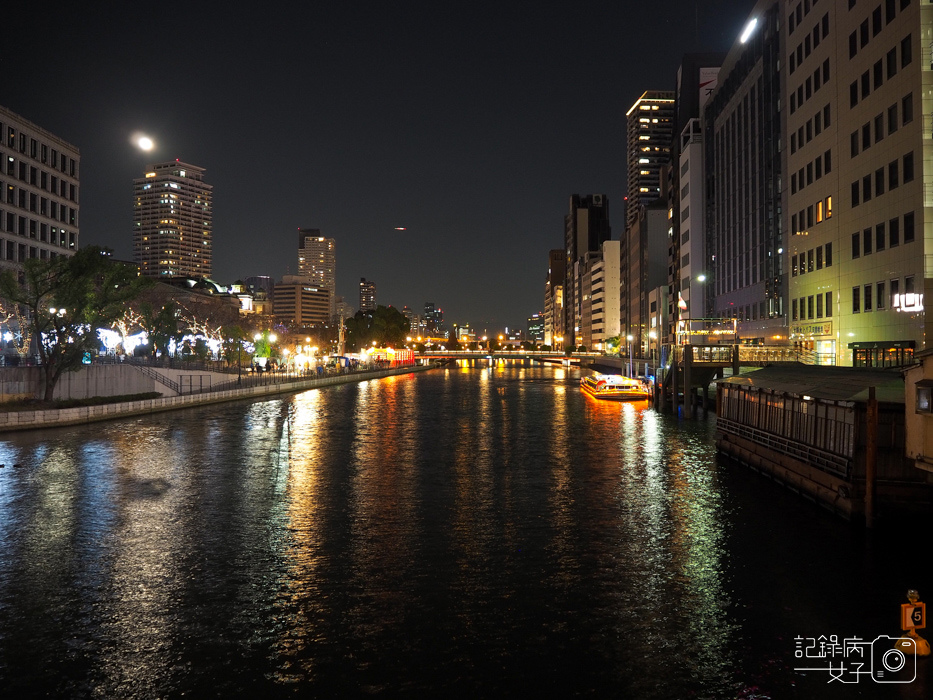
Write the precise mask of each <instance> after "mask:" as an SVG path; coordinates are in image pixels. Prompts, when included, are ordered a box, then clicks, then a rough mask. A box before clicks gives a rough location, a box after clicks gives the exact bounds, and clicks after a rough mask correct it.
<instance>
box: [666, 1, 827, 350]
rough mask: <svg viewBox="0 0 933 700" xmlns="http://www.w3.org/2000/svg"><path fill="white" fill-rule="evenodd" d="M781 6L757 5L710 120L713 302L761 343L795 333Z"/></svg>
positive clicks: (718, 312) (707, 153)
mask: <svg viewBox="0 0 933 700" xmlns="http://www.w3.org/2000/svg"><path fill="white" fill-rule="evenodd" d="M828 4H829V3H827V5H828ZM779 12H780V9H779V4H778V2H775V1H774V0H770V1H764V0H763V1H762V2H759V3H758V4H757V5H756V7H755V9H754V10H753V15H754V17H755V18H756V20H757V24H756V29H755V31H754V32H752V33H751V34H749V35H747V36H745V41H741V40H739V41H737V42H736V43H735V44H734V45H733V47H732V49H731V50H730V51H729V53H728V55H727V56H726V59H725V61H724V62H723V65H722V67H721V69H720V71H719V75H718V85H717V88H716V90H715V91H714V92H713V94H712V95H711V96H710V98H709V101H708V102H707V103H706V107H705V110H704V121H703V127H702V134H703V144H704V157H705V164H704V167H705V171H706V181H705V189H706V200H707V202H708V205H709V206H708V209H707V211H706V235H707V238H706V244H707V245H706V255H707V256H708V259H709V266H708V269H707V270H706V271H705V272H706V278H707V279H706V282H705V285H706V292H707V295H710V296H709V297H708V299H709V303H708V308H710V314H711V315H712V316H715V317H718V318H722V319H724V320H732V319H734V320H735V322H736V324H737V327H738V330H739V336H740V337H741V338H743V339H749V340H752V341H755V342H760V343H763V342H765V340H766V339H767V340H769V341H771V340H772V339H775V338H786V337H787V316H786V307H785V302H786V298H787V282H786V278H785V276H784V272H785V269H784V254H785V248H786V245H787V241H786V239H785V222H784V215H783V212H784V207H783V203H782V187H783V185H784V183H785V182H786V179H785V177H784V172H785V171H784V166H783V158H782V156H783V153H782V144H784V143H786V140H785V139H784V138H783V132H782V116H783V107H784V106H785V105H786V102H785V101H784V100H783V99H782V95H783V84H782V79H783V77H784V75H785V72H786V71H784V70H783V68H784V66H785V65H786V64H784V62H783V61H782V58H781V40H780V31H781V27H782V26H783V24H784V23H783V20H782V19H781V18H780V15H779ZM821 76H822V73H821ZM809 89H810V90H812V85H811V88H809ZM834 89H835V88H831V90H834ZM827 92H828V91H827ZM822 97H823V95H822V94H821V95H820V98H822ZM695 177H696V173H692V174H691V178H692V179H691V183H692V182H694V181H695ZM684 215H685V212H684V211H681V212H680V216H682V217H683V216H684ZM690 293H691V294H694V290H693V289H691V290H690Z"/></svg>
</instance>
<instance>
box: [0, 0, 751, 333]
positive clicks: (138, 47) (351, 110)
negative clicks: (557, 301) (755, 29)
mask: <svg viewBox="0 0 933 700" xmlns="http://www.w3.org/2000/svg"><path fill="white" fill-rule="evenodd" d="M751 6H752V3H751V2H734V1H733V2H712V3H704V4H703V6H702V7H700V6H699V5H698V4H697V3H691V2H685V1H682V0H681V1H678V2H669V3H665V4H664V5H663V6H662V7H661V8H660V10H661V11H660V12H659V8H658V7H652V8H634V7H633V8H623V7H621V6H617V5H612V4H602V3H597V4H592V5H589V6H586V7H584V8H575V9H574V10H573V12H572V13H571V12H570V11H568V10H565V9H562V8H541V9H538V10H536V12H535V13H534V14H533V15H531V16H529V15H528V14H527V13H526V12H525V11H524V10H522V9H520V8H518V7H517V6H516V7H509V6H505V7H502V6H498V7H497V9H496V10H495V11H492V10H489V11H488V12H487V11H485V10H484V9H483V8H482V7H479V6H470V8H469V9H467V8H459V9H457V8H455V9H454V10H452V11H451V12H450V13H446V16H445V18H441V17H440V16H439V15H438V14H437V13H426V12H422V11H420V10H418V8H417V6H409V7H402V8H391V9H390V8H386V7H375V6H373V7H365V8H362V9H360V8H356V9H354V10H352V11H347V10H343V9H337V8H331V9H327V10H321V9H320V8H317V9H315V11H314V16H313V22H311V21H310V20H311V19H312V18H311V17H310V16H305V14H304V13H305V12H306V10H299V9H294V10H292V9H286V10H284V11H280V12H279V14H278V15H276V16H269V17H260V18H251V19H250V20H249V21H246V20H245V19H240V18H236V17H233V16H215V15H214V13H212V12H210V11H209V10H206V9H201V8H192V10H191V16H190V17H189V18H188V20H187V21H186V24H185V29H184V31H183V33H184V36H185V39H186V40H188V42H189V43H191V44H192V45H196V46H197V51H198V61H197V65H196V66H192V65H191V64H190V62H189V61H190V58H189V55H188V54H189V51H188V50H180V49H179V50H177V51H175V50H172V49H169V50H166V51H159V52H152V51H149V50H148V49H147V48H146V47H147V46H149V45H152V44H155V43H157V41H156V38H157V37H161V36H165V35H172V34H173V33H175V32H176V31H177V28H176V26H175V25H174V24H171V25H169V24H168V22H170V18H169V17H165V18H160V17H159V16H155V17H152V16H149V15H147V16H146V19H145V21H141V17H142V15H141V14H139V11H137V10H124V9H121V11H120V13H115V14H114V15H111V16H108V18H107V19H106V20H105V21H104V22H103V23H101V20H99V18H95V17H91V16H90V14H89V13H82V12H80V11H79V10H65V11H64V12H62V13H57V14H54V15H53V16H52V17H50V18H49V19H48V26H47V31H49V32H50V33H51V34H57V33H61V34H64V35H67V36H69V45H68V55H69V61H68V63H69V65H68V69H67V70H62V66H61V60H60V56H58V55H56V53H55V52H44V51H34V50H32V49H31V48H30V47H31V46H33V44H32V40H31V39H29V38H28V37H26V36H23V35H16V36H15V37H12V38H11V41H10V42H8V43H7V44H5V45H4V47H3V48H2V49H0V51H2V60H3V65H4V66H5V67H6V68H7V71H6V74H7V76H8V78H9V79H8V80H5V83H4V95H3V97H2V100H0V103H2V104H4V106H6V107H8V108H9V109H11V110H12V111H14V112H16V113H18V114H21V115H23V116H24V117H25V118H27V119H29V120H30V121H32V122H34V123H36V124H40V125H42V126H43V128H46V129H48V130H49V131H50V132H52V133H55V134H57V135H60V136H61V137H62V138H64V139H66V140H68V141H69V142H71V143H74V144H75V145H76V146H78V147H79V148H80V149H81V159H82V189H81V195H82V200H83V201H82V226H81V228H82V242H83V243H84V244H100V245H106V246H109V247H111V248H113V249H114V250H115V252H116V255H117V256H118V257H122V258H126V259H129V258H130V257H131V252H132V234H131V217H130V216H129V214H128V212H127V209H126V201H127V199H128V197H129V196H130V193H131V192H132V180H133V178H135V177H138V173H139V172H140V171H141V170H142V169H143V168H144V167H145V166H146V164H148V163H151V162H159V161H169V160H174V159H176V158H178V159H180V160H182V161H184V162H190V163H197V164H198V165H199V166H201V167H204V168H205V169H206V170H207V172H208V173H209V175H210V182H211V184H212V185H213V186H214V193H215V201H214V259H213V267H214V278H215V279H217V280H218V281H220V282H225V283H229V282H233V281H234V280H235V279H238V278H241V279H245V278H246V277H248V276H254V275H269V276H272V277H275V278H276V279H280V278H281V277H282V276H283V275H285V274H294V273H296V272H297V269H296V265H295V262H294V244H293V242H292V241H293V240H294V231H295V229H296V227H298V226H309V227H313V228H319V229H321V230H322V231H324V232H325V235H327V236H328V237H333V238H335V239H339V240H340V241H341V269H342V270H343V271H344V273H343V274H342V275H341V279H340V280H338V290H337V293H338V295H341V296H344V297H346V298H353V296H354V295H353V291H354V290H353V289H352V287H351V285H354V280H358V279H359V278H360V277H364V276H365V277H367V278H370V277H371V278H373V279H377V280H379V286H380V298H381V299H382V300H384V301H385V303H388V304H392V305H395V306H397V307H399V308H400V307H401V306H403V305H405V304H409V305H412V306H420V305H421V304H422V303H423V301H424V300H425V299H432V298H433V299H436V300H438V301H439V302H441V303H443V304H444V306H445V309H446V310H447V313H448V316H449V318H450V319H451V320H456V321H458V322H461V323H465V322H469V323H471V324H473V325H474V326H477V327H481V326H483V325H489V326H493V325H506V324H508V325H512V326H519V325H521V324H523V323H524V320H525V319H526V318H527V317H528V316H529V314H531V313H534V312H539V311H542V310H543V300H542V298H541V297H542V293H541V289H542V286H543V284H544V279H545V276H546V272H547V271H546V269H545V268H544V265H543V264H541V257H540V255H538V254H537V251H539V250H540V249H541V248H542V246H543V247H544V249H547V248H549V247H552V246H553V245H554V244H555V243H556V241H557V240H559V237H560V236H561V233H562V224H563V216H564V214H565V208H566V201H567V198H568V197H569V196H570V195H572V194H574V193H580V194H587V193H591V192H605V193H606V194H607V195H608V196H609V198H610V199H611V200H612V201H615V202H619V203H620V205H621V202H622V197H623V196H624V193H625V190H626V185H625V183H626V172H625V170H626V164H625V111H626V110H627V109H628V107H629V106H630V105H631V103H632V101H633V100H634V99H636V98H637V97H638V95H640V94H641V93H642V92H643V91H644V90H645V89H670V88H672V87H673V84H674V80H675V69H676V66H677V64H678V62H679V60H680V57H681V55H682V53H684V52H685V51H689V50H700V49H702V50H723V49H725V48H727V47H728V46H729V45H730V44H731V42H732V40H733V38H734V36H735V34H736V33H737V32H738V31H739V30H740V28H741V24H742V21H743V20H744V18H745V16H746V15H747V13H748V11H749V10H750V8H751ZM698 8H699V9H698ZM698 37H699V40H698ZM658 47H662V48H661V49H659V48H658ZM664 47H666V49H665V48H664ZM646 57H647V58H648V60H646ZM633 65H637V66H638V70H637V71H633V70H632V66H633ZM135 133H145V134H147V135H149V136H150V137H151V138H152V139H153V140H154V148H153V150H151V151H148V152H142V151H140V150H139V149H138V148H137V147H136V146H135V145H133V144H131V143H130V139H131V136H132V135H133V134H135ZM612 223H613V224H614V228H616V230H617V231H620V230H621V225H622V210H621V206H620V207H617V208H616V210H615V220H614V221H613V222H612ZM399 228H403V229H405V230H398V229H399ZM617 237H618V236H616V238H617ZM478 281H482V282H483V283H482V284H477V282H478Z"/></svg>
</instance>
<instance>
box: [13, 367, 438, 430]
mask: <svg viewBox="0 0 933 700" xmlns="http://www.w3.org/2000/svg"><path fill="white" fill-rule="evenodd" d="M434 366H435V365H405V366H401V367H389V368H383V369H372V370H361V371H355V372H346V373H341V374H331V375H327V376H324V377H313V378H312V377H302V376H296V377H294V379H287V380H286V381H276V382H271V381H270V382H268V383H259V382H258V381H256V383H252V381H250V382H249V384H248V385H247V382H245V381H244V385H242V386H236V385H235V384H233V385H230V384H228V385H227V388H223V389H218V390H214V391H203V392H199V393H192V394H183V395H181V396H166V397H162V398H157V399H144V400H140V401H123V402H119V403H109V404H101V405H98V406H80V407H76V408H59V409H46V410H37V411H6V412H0V432H10V431H15V430H29V429H38V428H57V427H62V426H68V425H82V424H85V423H94V422H97V421H105V420H113V419H116V418H125V417H128V416H137V415H145V414H147V413H159V412H161V411H174V410H177V409H179V408H190V407H192V406H200V405H204V404H212V403H222V402H225V401H241V400H245V399H256V398H261V397H263V396H273V395H276V394H291V393H296V392H299V391H306V390H308V389H316V388H318V387H323V386H332V385H335V384H349V383H353V382H362V381H366V380H368V379H381V378H383V377H392V376H397V375H402V374H411V373H412V372H421V371H425V370H428V369H432V368H433V367H434ZM234 382H235V380H234Z"/></svg>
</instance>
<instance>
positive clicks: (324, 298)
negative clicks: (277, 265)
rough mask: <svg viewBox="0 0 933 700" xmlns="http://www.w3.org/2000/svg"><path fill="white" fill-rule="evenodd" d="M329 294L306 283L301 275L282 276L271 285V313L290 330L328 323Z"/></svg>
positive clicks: (329, 314) (329, 317) (323, 288)
mask: <svg viewBox="0 0 933 700" xmlns="http://www.w3.org/2000/svg"><path fill="white" fill-rule="evenodd" d="M331 296H332V294H331V291H330V289H327V288H326V287H316V286H314V285H312V284H309V283H308V281H307V280H306V279H305V278H304V277H303V276H302V275H285V277H284V278H282V281H281V282H280V283H279V284H277V285H275V295H274V297H273V300H272V313H273V315H274V316H275V317H276V319H278V320H279V321H281V322H282V323H284V324H285V325H286V326H288V328H289V329H290V330H296V329H303V328H313V327H320V326H324V325H326V324H328V323H330V319H331V313H330V309H331V305H332V302H331Z"/></svg>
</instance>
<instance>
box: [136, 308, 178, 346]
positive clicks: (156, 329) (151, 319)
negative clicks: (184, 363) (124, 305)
mask: <svg viewBox="0 0 933 700" xmlns="http://www.w3.org/2000/svg"><path fill="white" fill-rule="evenodd" d="M139 309H140V313H141V318H140V325H141V326H142V327H143V328H145V329H146V334H147V335H148V337H149V345H150V347H151V348H152V357H155V356H156V353H157V352H159V351H160V350H161V351H162V355H163V356H164V357H168V349H169V347H170V345H171V343H172V340H174V341H175V342H176V343H178V342H179V341H180V340H181V337H182V335H183V333H182V332H181V331H179V329H178V309H176V307H175V304H174V303H173V302H171V301H170V302H168V303H167V304H165V305H164V306H162V307H160V308H159V309H155V308H153V306H152V304H151V303H149V302H144V303H142V304H140V305H139Z"/></svg>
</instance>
